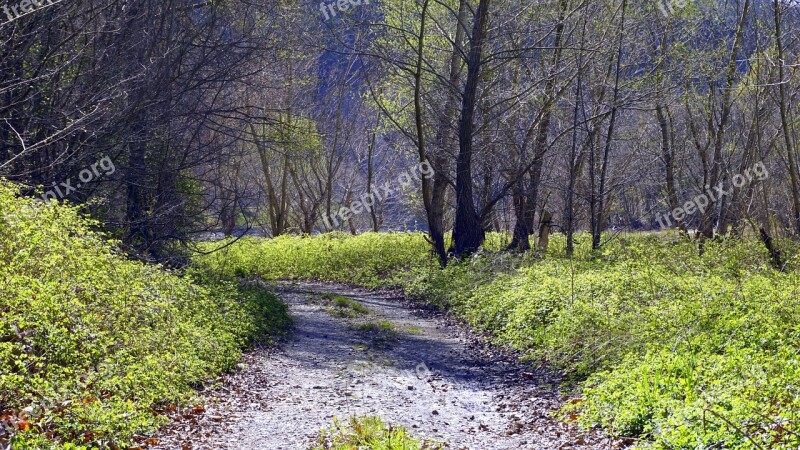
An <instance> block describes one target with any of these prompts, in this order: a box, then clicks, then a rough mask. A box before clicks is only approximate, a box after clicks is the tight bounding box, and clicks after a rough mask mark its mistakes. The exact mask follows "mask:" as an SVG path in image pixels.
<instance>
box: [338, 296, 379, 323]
mask: <svg viewBox="0 0 800 450" xmlns="http://www.w3.org/2000/svg"><path fill="white" fill-rule="evenodd" d="M331 303H332V308H331V314H333V315H334V316H337V317H344V318H356V317H362V316H366V315H368V314H369V313H370V310H369V308H367V307H366V306H364V305H362V304H361V303H359V302H357V301H355V300H353V299H352V298H349V297H344V296H342V295H337V296H335V297H333V298H332V299H331Z"/></svg>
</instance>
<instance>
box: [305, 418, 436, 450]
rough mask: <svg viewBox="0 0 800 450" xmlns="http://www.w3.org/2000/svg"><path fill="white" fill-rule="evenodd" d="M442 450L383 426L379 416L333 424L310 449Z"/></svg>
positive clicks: (389, 426) (391, 427)
mask: <svg viewBox="0 0 800 450" xmlns="http://www.w3.org/2000/svg"><path fill="white" fill-rule="evenodd" d="M361 449H370V450H442V449H444V446H442V445H441V444H439V443H435V442H431V441H420V440H418V439H415V438H413V437H412V436H410V435H409V434H408V431H406V429H405V428H403V427H400V426H396V425H386V424H385V423H383V421H382V420H381V419H380V418H378V417H359V418H355V417H354V418H351V419H349V420H347V421H345V422H341V421H338V420H335V421H334V425H333V427H332V428H331V429H329V430H325V431H323V432H322V433H321V435H320V437H319V440H318V444H317V445H316V446H315V447H313V450H361Z"/></svg>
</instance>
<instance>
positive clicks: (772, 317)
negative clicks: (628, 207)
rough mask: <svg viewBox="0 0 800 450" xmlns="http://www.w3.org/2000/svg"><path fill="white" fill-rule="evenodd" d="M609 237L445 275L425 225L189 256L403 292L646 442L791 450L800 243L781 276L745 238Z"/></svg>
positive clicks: (605, 424)
mask: <svg viewBox="0 0 800 450" xmlns="http://www.w3.org/2000/svg"><path fill="white" fill-rule="evenodd" d="M607 238H608V243H607V244H606V245H605V246H604V247H603V248H602V250H600V251H596V252H592V251H591V248H590V245H591V242H590V236H587V235H579V236H577V249H576V253H575V255H574V257H573V258H567V257H566V255H565V254H564V250H563V248H564V238H563V236H561V235H555V236H553V237H552V238H551V245H550V252H549V253H548V254H547V255H546V257H545V255H537V254H534V253H529V254H526V255H522V256H519V255H510V254H507V253H498V252H491V251H489V252H482V253H481V254H479V255H476V256H474V257H472V258H470V259H469V260H466V261H462V262H453V263H451V264H450V265H449V266H448V267H447V269H445V270H441V269H439V268H438V267H437V264H436V262H435V260H434V259H433V257H432V256H431V255H430V252H429V249H428V246H427V243H426V242H425V239H424V236H422V235H421V234H408V233H398V234H374V233H369V234H365V235H361V236H356V237H352V236H347V235H325V236H320V237H313V238H310V237H303V238H301V237H283V238H280V239H274V240H256V239H252V240H245V241H243V242H240V243H238V244H236V245H234V246H233V247H231V248H230V249H228V250H227V251H224V252H220V253H217V254H215V255H213V256H211V257H208V258H205V259H204V260H203V261H201V262H200V264H201V265H207V266H210V267H217V268H225V270H228V271H232V272H240V273H241V274H247V275H258V276H262V277H265V278H267V279H279V278H292V279H299V278H310V279H321V280H327V281H338V282H349V283H354V284H362V285H366V286H370V287H374V286H400V287H403V288H404V289H405V291H406V293H407V294H409V295H412V296H415V297H418V298H424V299H426V300H427V301H429V302H432V303H435V304H437V305H439V306H441V307H445V308H448V309H450V310H452V311H454V312H455V313H456V314H457V315H459V316H460V317H462V318H464V319H465V320H467V321H468V322H469V323H470V324H472V325H473V326H474V327H476V328H478V329H480V330H482V331H486V332H488V333H490V334H491V335H492V336H494V339H495V340H496V341H497V342H498V343H500V344H503V345H510V346H511V347H513V348H515V349H517V350H519V351H521V352H522V353H523V354H524V355H525V357H526V358H528V359H529V360H531V361H532V362H535V363H539V364H546V365H550V366H551V367H557V368H559V369H560V370H562V371H563V372H564V373H565V374H566V376H567V379H568V380H571V382H572V383H573V384H570V385H571V386H575V384H574V383H577V386H578V389H577V391H573V392H577V396H576V398H575V399H574V400H573V401H571V402H568V404H569V406H567V407H566V408H565V411H564V417H565V420H576V421H578V422H579V423H580V424H581V425H583V426H585V427H597V428H602V429H603V430H605V431H606V432H608V433H610V434H613V435H616V436H626V437H634V438H637V439H638V440H637V442H638V444H637V445H638V446H639V447H642V448H658V449H700V448H704V449H710V448H726V449H727V448H797V447H798V445H800V435H799V434H800V425H799V424H798V421H800V417H798V416H800V356H799V355H798V352H800V290H799V288H800V272H799V271H798V262H799V260H798V256H797V255H798V246H797V244H796V243H791V242H787V241H782V242H779V246H780V248H781V250H782V252H783V255H784V257H785V258H786V260H787V266H786V272H785V273H781V272H778V271H776V270H774V269H773V268H771V266H770V261H769V255H768V254H767V252H766V250H765V249H764V247H763V245H762V244H761V243H760V242H758V241H757V240H756V239H736V240H734V239H731V240H725V241H721V242H709V243H707V244H706V251H705V253H704V254H703V255H702V256H699V255H698V252H697V244H696V242H692V241H689V240H688V239H685V238H682V237H679V236H678V235H677V234H672V233H658V234H646V233H641V234H621V235H617V236H608V237H607ZM500 241H502V239H496V240H495V242H500ZM494 247H495V248H499V245H496V244H495V245H494ZM273 258H277V259H278V260H277V261H273ZM384 258H386V259H384ZM218 270H219V269H218Z"/></svg>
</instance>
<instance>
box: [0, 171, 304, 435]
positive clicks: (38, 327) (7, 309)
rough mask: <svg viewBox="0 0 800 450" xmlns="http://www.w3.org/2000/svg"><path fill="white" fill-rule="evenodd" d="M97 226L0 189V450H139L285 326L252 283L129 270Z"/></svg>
mask: <svg viewBox="0 0 800 450" xmlns="http://www.w3.org/2000/svg"><path fill="white" fill-rule="evenodd" d="M96 225H97V224H96V223H94V222H91V221H90V220H87V219H85V218H83V217H81V216H80V214H79V213H78V211H77V209H76V208H72V207H68V206H64V205H58V204H56V203H48V204H38V203H34V202H33V201H32V200H31V199H26V198H20V197H18V195H17V190H16V188H15V187H14V186H12V185H10V184H7V183H4V182H0V286H2V288H0V423H4V424H7V425H8V426H5V425H4V426H2V427H0V447H3V448H5V447H6V446H9V445H10V447H11V448H15V449H47V448H70V449H80V448H129V447H138V446H140V445H142V441H143V439H144V438H143V437H142V436H146V435H148V434H150V433H152V432H153V431H154V430H155V429H156V428H157V427H158V426H159V425H161V424H163V423H164V422H165V421H166V418H165V417H164V416H162V415H161V414H160V413H159V411H160V410H163V409H168V407H169V406H170V405H173V404H176V405H186V404H190V403H191V402H192V401H193V400H194V398H195V390H194V389H193V387H194V386H197V385H198V384H199V383H202V382H203V381H204V380H207V379H210V378H213V377H216V376H217V375H219V374H220V373H222V372H224V371H227V370H230V369H231V368H232V367H233V366H234V365H235V364H236V363H237V362H238V361H239V358H240V356H241V352H242V349H243V348H245V347H246V346H248V345H249V344H251V343H252V342H254V341H255V340H262V341H269V337H270V336H274V335H275V334H277V333H280V332H281V330H282V329H283V327H284V326H285V325H286V323H287V322H288V320H289V319H288V314H287V309H286V306H285V305H284V304H283V303H282V302H280V301H279V300H278V298H277V297H276V296H275V295H273V294H272V293H271V292H270V291H268V290H266V289H264V288H263V286H261V285H259V284H247V283H244V284H242V283H239V282H237V281H234V280H225V279H219V278H214V277H213V276H211V275H212V274H211V273H209V272H207V271H205V270H191V271H190V273H187V274H185V275H184V276H179V275H178V274H176V273H173V272H170V271H167V270H165V269H163V268H160V267H154V266H149V265H145V264H142V263H139V262H135V261H131V260H129V259H127V258H126V257H125V256H124V255H122V254H121V253H120V252H119V251H118V250H116V248H115V244H114V243H113V242H109V241H107V240H106V238H105V236H103V235H102V234H100V233H98V232H96V231H94V230H95V229H96Z"/></svg>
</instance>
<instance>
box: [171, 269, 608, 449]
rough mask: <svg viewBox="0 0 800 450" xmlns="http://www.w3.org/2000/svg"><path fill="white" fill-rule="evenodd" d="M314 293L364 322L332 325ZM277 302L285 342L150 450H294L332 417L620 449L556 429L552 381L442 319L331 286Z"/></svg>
mask: <svg viewBox="0 0 800 450" xmlns="http://www.w3.org/2000/svg"><path fill="white" fill-rule="evenodd" d="M324 293H329V294H332V295H343V296H347V297H349V298H352V299H354V300H356V301H357V302H359V303H360V304H362V305H364V306H366V307H367V308H369V311H370V312H369V314H368V315H365V316H357V315H356V316H357V317H354V318H342V317H337V316H335V315H333V314H331V309H332V307H331V305H330V301H329V300H326V299H323V298H322V296H321V295H322V294H324ZM278 294H279V295H281V297H282V298H283V299H284V301H286V302H287V303H288V304H289V306H290V310H291V314H292V316H293V317H294V320H295V324H294V327H293V330H292V331H291V332H290V335H289V337H287V338H286V339H285V340H284V341H283V342H282V343H280V344H279V345H276V346H275V347H271V348H264V349H256V350H253V351H252V352H250V353H249V354H248V355H246V357H245V358H244V359H243V361H242V363H241V364H240V367H239V368H240V370H239V371H238V372H237V373H235V374H232V375H228V376H226V377H224V378H223V380H222V381H223V383H222V384H221V385H220V386H219V387H217V388H215V389H214V390H213V392H210V393H208V394H207V397H208V398H207V402H208V405H207V406H206V408H205V411H203V412H202V413H198V414H186V415H183V417H182V418H180V420H175V421H174V422H173V423H171V424H170V425H169V426H167V427H166V428H165V430H164V431H163V432H162V434H161V435H160V436H157V437H158V438H159V440H160V441H159V445H158V446H157V448H163V449H265V450H304V449H307V448H308V446H309V444H311V443H313V441H314V439H315V437H316V435H317V433H318V432H319V430H320V429H322V428H326V427H329V426H330V425H331V424H332V420H333V418H334V417H337V418H347V417H350V416H353V415H376V416H380V417H382V418H383V419H384V420H385V421H386V422H387V423H397V424H402V425H404V426H406V427H407V428H408V429H409V430H410V431H411V433H412V434H414V435H416V436H418V437H421V438H428V439H434V440H437V441H440V442H446V443H447V444H448V448H451V449H469V450H506V449H507V450H512V449H513V450H518V449H536V450H538V449H566V448H583V449H600V448H603V449H612V448H621V447H622V445H621V444H620V443H619V442H615V441H612V440H609V439H607V438H604V437H602V436H600V435H598V434H595V433H585V432H580V431H579V430H575V429H573V428H572V427H569V426H567V425H565V424H564V423H562V422H560V421H558V420H556V419H554V418H553V416H552V413H553V411H556V410H557V409H558V407H559V406H560V404H561V402H562V401H563V399H562V398H561V396H560V394H559V393H558V391H557V388H556V386H557V384H558V380H557V379H556V378H554V376H553V375H552V374H549V373H546V372H542V371H533V372H531V371H530V370H531V369H530V368H526V367H525V366H522V365H520V364H519V363H517V362H516V361H515V360H514V359H513V358H510V357H508V356H507V355H504V354H503V352H500V351H497V350H496V349H492V348H491V347H490V346H487V345H484V344H483V343H482V341H481V340H480V339H478V338H476V337H474V336H472V335H470V334H469V333H468V332H466V331H464V330H463V328H461V327H459V326H456V325H454V324H453V323H452V320H450V319H449V318H448V317H447V316H446V315H442V314H436V313H431V312H426V311H422V310H419V309H416V308H415V306H414V304H412V303H409V302H406V301H405V300H404V299H403V298H401V297H397V296H396V295H392V294H389V293H380V292H371V291H367V290H362V289H355V288H352V287H346V286H341V285H331V284H324V283H294V284H282V285H280V286H279V287H278ZM365 323H372V324H379V325H380V326H381V327H383V328H385V329H378V330H372V331H369V330H364V329H363V328H364V327H360V328H359V325H363V324H365ZM388 323H390V324H391V325H388ZM379 328H380V327H379Z"/></svg>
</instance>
